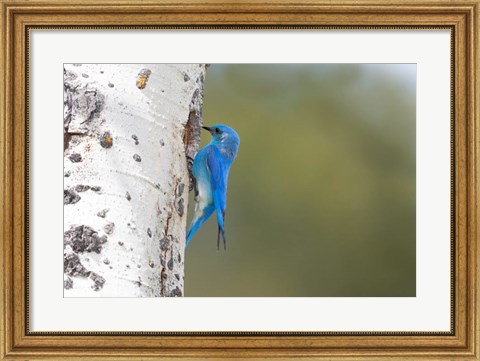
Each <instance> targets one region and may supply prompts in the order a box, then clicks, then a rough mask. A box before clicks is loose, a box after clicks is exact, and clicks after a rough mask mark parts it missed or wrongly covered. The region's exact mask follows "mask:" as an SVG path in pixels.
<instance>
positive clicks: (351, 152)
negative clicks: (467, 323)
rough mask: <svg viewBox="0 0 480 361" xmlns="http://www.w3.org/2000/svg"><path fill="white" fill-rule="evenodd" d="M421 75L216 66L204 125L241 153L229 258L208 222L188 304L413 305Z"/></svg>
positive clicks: (233, 179)
mask: <svg viewBox="0 0 480 361" xmlns="http://www.w3.org/2000/svg"><path fill="white" fill-rule="evenodd" d="M415 76H416V69H415V65H409V64H405V65H394V64H391V65H386V64H385V65H384V64H312V65H293V64H292V65H271V64H268V65H267V64H265V65H212V66H211V67H210V68H209V70H208V71H207V77H206V94H205V99H204V122H205V124H207V125H213V124H216V123H224V124H227V125H230V126H232V127H233V128H235V129H236V130H237V132H238V133H239V135H240V137H241V144H240V149H239V154H238V157H237V160H236V161H235V163H234V164H233V167H232V170H231V173H230V180H229V188H228V203H227V204H228V208H227V215H226V237H227V252H224V251H223V250H222V251H220V252H217V251H216V231H217V227H216V223H215V222H216V220H215V219H214V218H215V217H212V218H211V219H210V220H209V221H208V222H207V223H206V224H205V225H203V227H202V228H201V229H200V230H199V231H198V232H197V234H196V235H195V236H194V238H193V240H192V242H191V243H190V245H189V247H188V248H187V250H186V257H185V262H186V263H185V295H186V296H278V297H280V296H304V297H305V296H319V297H320V296H330V297H332V296H344V297H348V296H415V111H416V109H415V97H416V90H415V86H416V85H415ZM208 141H210V136H209V134H208V133H204V134H202V145H204V144H205V143H207V142H208ZM192 209H193V199H192V198H191V199H190V213H191V211H192ZM189 219H190V218H189Z"/></svg>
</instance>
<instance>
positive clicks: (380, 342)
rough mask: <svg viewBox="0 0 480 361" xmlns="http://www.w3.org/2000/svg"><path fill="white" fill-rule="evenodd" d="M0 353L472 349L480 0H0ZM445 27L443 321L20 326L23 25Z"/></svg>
mask: <svg viewBox="0 0 480 361" xmlns="http://www.w3.org/2000/svg"><path fill="white" fill-rule="evenodd" d="M0 5H1V8H2V21H1V37H2V47H1V56H0V67H1V70H2V77H3V78H4V80H5V81H4V82H2V87H1V97H0V118H1V125H0V134H1V138H0V139H1V144H2V147H1V149H0V154H1V162H2V163H1V164H2V172H1V174H2V181H1V183H0V192H1V193H0V194H1V195H0V202H1V207H0V210H1V219H2V224H3V226H4V227H3V229H2V233H1V241H0V257H1V262H0V264H1V265H2V272H1V277H0V286H1V287H0V289H1V295H2V297H1V302H0V314H1V317H0V318H1V323H0V338H1V341H0V359H1V360H14V359H15V360H17V359H29V360H36V359H58V360H60V359H82V360H87V359H102V360H119V359H145V360H146V359H156V358H176V357H183V358H185V357H189V358H228V357H237V358H238V357H243V358H279V357H285V358H287V357H288V358H291V357H302V358H307V359H352V360H353V359H354V360H372V359H395V360H404V359H415V360H419V359H445V360H447V359H448V360H470V359H471V360H480V351H479V349H480V341H479V340H480V322H479V317H478V315H479V312H480V309H479V303H478V301H479V289H480V288H479V279H480V273H479V265H478V252H479V240H478V233H477V230H478V225H479V224H478V222H479V220H478V214H477V207H478V203H479V200H480V199H479V196H478V161H479V159H480V158H479V148H480V147H479V146H478V144H479V143H478V142H479V133H478V131H479V120H480V117H479V91H478V90H479V89H480V87H479V85H480V84H479V78H480V76H479V71H478V66H479V31H480V30H479V29H480V27H479V6H480V1H479V0H472V1H462V0H460V1H456V2H451V1H439V0H416V1H405V2H404V1H400V0H359V1H348V0H332V1H326V0H300V1H296V2H292V1H283V0H265V1H263V2H262V3H258V2H249V1H244V0H240V1H228V2H218V1H215V0H205V1H203V2H195V1H193V0H174V1H171V2H168V1H154V0H145V1H142V2H141V3H138V2H135V1H133V0H102V1H98V2H95V1H88V0H50V1H45V0H17V1H10V0H0ZM167 26H168V27H172V28H198V27H200V28H206V29H216V28H245V27H253V28H260V29H262V28H269V29H275V28H284V27H291V28H322V27H323V28H354V29H355V28H362V29H382V28H405V29H426V28H429V29H432V28H438V29H449V30H450V31H451V35H452V37H451V39H452V44H451V49H452V54H451V56H452V60H453V62H452V64H453V66H452V78H451V90H452V104H451V117H452V127H453V129H452V130H454V131H453V132H452V139H451V144H452V154H451V155H452V163H451V164H452V169H451V172H452V198H453V200H454V202H452V204H453V205H454V207H452V226H453V227H452V229H453V232H452V233H453V234H452V237H453V242H452V273H451V276H452V290H451V292H452V296H453V298H452V300H453V301H452V304H451V330H450V332H175V333H173V332H170V333H169V332H101V333H98V332H97V333H96V332H32V331H30V330H29V326H28V325H29V308H28V299H29V288H28V279H29V267H28V259H29V258H28V255H29V253H28V252H29V243H28V237H29V227H28V222H29V219H28V198H27V197H26V194H27V190H28V188H29V180H28V162H29V156H28V154H29V138H28V132H29V125H28V124H29V123H28V120H29V98H28V94H29V93H28V87H29V82H28V80H29V78H28V70H27V69H28V64H29V53H28V40H29V31H30V30H31V29H39V28H59V29H61V28H65V29H70V28H71V29H79V28H95V29H103V28H105V29H107V28H121V29H131V28H136V29H143V28H155V27H167Z"/></svg>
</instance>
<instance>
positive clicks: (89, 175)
mask: <svg viewBox="0 0 480 361" xmlns="http://www.w3.org/2000/svg"><path fill="white" fill-rule="evenodd" d="M205 69H206V67H205V65H203V64H185V65H173V64H143V65H142V64H68V65H65V67H64V289H65V291H64V295H65V296H66V297H78V296H81V297H85V296H87V297H171V296H183V285H184V249H185V228H186V209H187V202H188V189H189V185H190V175H189V168H188V167H189V159H193V157H194V155H195V153H196V152H197V150H198V144H199V137H200V127H201V125H202V111H201V109H202V99H203V83H204V78H205Z"/></svg>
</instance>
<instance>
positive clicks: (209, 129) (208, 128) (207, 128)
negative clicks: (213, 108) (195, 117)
mask: <svg viewBox="0 0 480 361" xmlns="http://www.w3.org/2000/svg"><path fill="white" fill-rule="evenodd" d="M202 128H203V129H205V130H208V131H209V132H210V133H211V132H212V128H210V127H202Z"/></svg>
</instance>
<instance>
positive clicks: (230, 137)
mask: <svg viewBox="0 0 480 361" xmlns="http://www.w3.org/2000/svg"><path fill="white" fill-rule="evenodd" d="M202 128H203V129H205V130H208V131H209V132H210V134H211V135H212V138H213V139H212V141H211V142H210V143H208V144H207V145H206V146H205V147H203V148H202V149H200V151H199V152H198V153H197V155H196V156H195V159H194V160H193V166H192V174H193V177H194V183H195V187H194V188H195V212H194V215H193V219H192V222H191V223H190V228H189V230H188V232H187V243H186V245H185V247H187V246H188V243H189V242H190V240H191V239H192V236H193V235H194V234H195V232H196V231H197V230H198V229H199V228H200V226H201V225H202V224H203V223H205V222H206V221H207V219H208V218H209V217H210V216H211V215H212V213H213V211H215V212H216V213H217V222H218V236H217V250H218V249H219V247H220V235H221V236H222V238H223V247H224V248H225V249H227V241H226V239H225V224H224V222H225V209H226V207H227V183H228V172H229V171H230V167H231V165H232V163H233V160H234V159H235V157H236V156H237V151H238V146H239V145H240V137H239V136H238V134H237V132H235V131H234V130H233V129H232V128H230V127H228V126H226V125H222V124H218V125H214V126H213V127H202Z"/></svg>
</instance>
